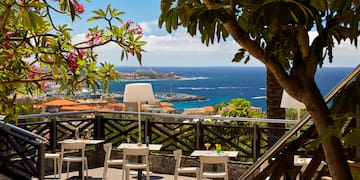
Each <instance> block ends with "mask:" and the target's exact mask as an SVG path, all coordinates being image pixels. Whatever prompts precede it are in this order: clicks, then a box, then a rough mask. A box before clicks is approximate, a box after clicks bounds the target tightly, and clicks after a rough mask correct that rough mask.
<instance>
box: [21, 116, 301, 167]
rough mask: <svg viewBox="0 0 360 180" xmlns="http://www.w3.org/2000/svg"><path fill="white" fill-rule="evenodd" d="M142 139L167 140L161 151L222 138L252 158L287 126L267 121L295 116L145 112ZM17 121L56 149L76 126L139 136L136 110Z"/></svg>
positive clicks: (104, 134)
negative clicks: (243, 116)
mask: <svg viewBox="0 0 360 180" xmlns="http://www.w3.org/2000/svg"><path fill="white" fill-rule="evenodd" d="M141 114H142V115H141V117H143V119H142V126H141V127H142V129H141V132H142V133H141V135H142V139H146V138H145V137H148V138H149V140H150V143H159V144H162V145H163V148H162V152H163V153H172V151H173V150H175V149H182V150H183V151H184V154H190V153H191V152H192V151H193V150H194V149H204V146H203V144H204V143H206V142H211V143H212V144H214V143H221V144H222V148H223V149H225V150H235V151H239V156H238V158H237V160H240V161H245V162H254V161H256V160H257V158H258V157H259V156H261V155H262V154H263V153H264V152H265V151H266V150H267V149H268V148H269V147H271V146H272V145H273V144H274V143H275V142H276V141H277V140H278V139H279V138H280V137H277V136H276V135H274V134H275V133H273V132H277V133H276V134H278V132H285V131H287V130H288V129H282V128H279V129H276V128H268V127H267V124H268V123H286V124H287V125H286V126H287V127H291V126H292V125H293V124H295V123H297V121H296V120H272V119H253V118H225V117H213V116H195V115H179V114H159V113H145V112H143V113H141ZM19 122H20V123H19V127H22V128H24V129H26V130H28V131H31V132H34V133H36V134H38V135H40V136H43V137H46V138H47V139H48V142H49V143H48V144H47V150H48V151H53V152H54V151H56V150H57V149H58V148H59V144H58V141H61V140H64V139H69V138H74V132H75V129H79V131H80V134H85V131H92V134H93V138H95V139H104V140H105V142H112V143H113V144H114V146H117V145H119V144H120V143H122V142H126V141H127V137H130V140H131V142H137V139H138V121H137V113H134V112H123V111H122V112H114V111H83V112H66V113H51V114H40V115H26V116H20V117H19Z"/></svg>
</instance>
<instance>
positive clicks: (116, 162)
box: [103, 143, 124, 179]
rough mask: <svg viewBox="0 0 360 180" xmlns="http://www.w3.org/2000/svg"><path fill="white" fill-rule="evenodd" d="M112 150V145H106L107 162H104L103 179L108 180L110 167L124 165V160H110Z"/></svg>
mask: <svg viewBox="0 0 360 180" xmlns="http://www.w3.org/2000/svg"><path fill="white" fill-rule="evenodd" d="M111 150H112V144H111V143H106V144H104V151H105V160H104V172H103V179H107V171H108V167H109V166H114V165H122V164H123V160H122V159H110V157H111ZM123 174H124V173H123Z"/></svg>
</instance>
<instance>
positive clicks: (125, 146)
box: [117, 143, 162, 180]
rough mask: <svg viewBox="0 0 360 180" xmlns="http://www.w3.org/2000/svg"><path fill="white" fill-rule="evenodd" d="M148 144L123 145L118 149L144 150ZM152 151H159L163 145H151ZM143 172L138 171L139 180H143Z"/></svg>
mask: <svg viewBox="0 0 360 180" xmlns="http://www.w3.org/2000/svg"><path fill="white" fill-rule="evenodd" d="M146 146H147V145H146V144H137V143H121V144H120V145H119V146H118V147H117V148H118V149H124V148H129V149H137V148H143V147H146ZM148 147H149V150H150V151H159V150H160V149H161V147H162V144H149V145H148ZM141 175H142V170H138V179H139V180H140V179H141Z"/></svg>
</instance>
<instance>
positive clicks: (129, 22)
mask: <svg viewBox="0 0 360 180" xmlns="http://www.w3.org/2000/svg"><path fill="white" fill-rule="evenodd" d="M133 23H134V21H132V20H127V21H126V23H125V25H126V28H129V26H130V25H131V24H133Z"/></svg>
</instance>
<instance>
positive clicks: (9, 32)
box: [6, 31, 15, 36]
mask: <svg viewBox="0 0 360 180" xmlns="http://www.w3.org/2000/svg"><path fill="white" fill-rule="evenodd" d="M14 34H15V32H14V31H8V32H6V35H8V36H12V35H14Z"/></svg>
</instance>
